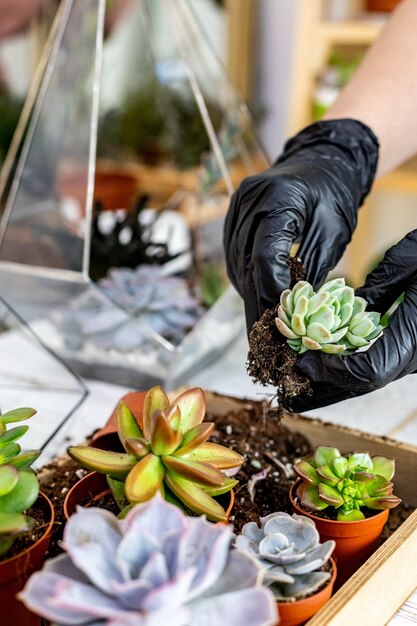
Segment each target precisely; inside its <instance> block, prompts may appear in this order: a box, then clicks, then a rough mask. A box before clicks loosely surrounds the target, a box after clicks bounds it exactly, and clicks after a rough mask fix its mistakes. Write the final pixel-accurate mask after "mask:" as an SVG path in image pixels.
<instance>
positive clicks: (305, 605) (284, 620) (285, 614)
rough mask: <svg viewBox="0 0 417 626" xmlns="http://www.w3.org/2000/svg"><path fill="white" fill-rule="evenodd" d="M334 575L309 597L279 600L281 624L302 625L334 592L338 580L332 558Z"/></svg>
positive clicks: (286, 625) (280, 625) (288, 625)
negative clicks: (288, 600)
mask: <svg viewBox="0 0 417 626" xmlns="http://www.w3.org/2000/svg"><path fill="white" fill-rule="evenodd" d="M330 562H331V564H332V576H331V578H330V580H329V582H328V583H327V585H326V586H325V587H323V589H320V591H319V592H318V593H315V594H314V595H313V596H310V597H309V598H303V599H302V600H296V601H295V602H277V605H278V613H279V626H301V624H305V623H306V622H308V620H309V619H310V618H311V617H313V615H315V614H316V613H318V612H319V611H320V609H321V607H322V606H324V605H325V604H326V602H327V600H330V597H331V595H332V593H333V587H334V581H335V580H336V575H337V568H336V563H335V561H334V560H333V559H332V558H331V559H330Z"/></svg>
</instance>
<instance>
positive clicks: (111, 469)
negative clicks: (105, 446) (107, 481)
mask: <svg viewBox="0 0 417 626" xmlns="http://www.w3.org/2000/svg"><path fill="white" fill-rule="evenodd" d="M67 452H68V454H69V456H70V457H71V458H72V459H74V461H76V462H77V463H78V464H79V465H81V466H82V467H85V468H86V469H90V470H94V471H96V472H100V473H102V474H108V475H109V476H111V477H112V478H116V479H117V478H125V477H126V476H127V475H128V473H129V472H130V470H131V469H132V468H133V467H134V466H135V465H136V463H137V459H136V458H135V457H134V456H132V455H131V454H124V453H122V452H110V451H107V450H99V449H98V448H90V447H89V446H71V447H70V448H68V450H67Z"/></svg>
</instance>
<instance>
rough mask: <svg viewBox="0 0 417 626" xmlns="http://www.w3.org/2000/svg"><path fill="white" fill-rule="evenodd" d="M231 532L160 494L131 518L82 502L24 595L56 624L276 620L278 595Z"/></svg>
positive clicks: (253, 625) (247, 625)
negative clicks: (58, 547) (60, 551)
mask: <svg viewBox="0 0 417 626" xmlns="http://www.w3.org/2000/svg"><path fill="white" fill-rule="evenodd" d="M232 536H233V534H232V530H231V528H230V527H228V526H224V525H219V524H218V525H215V524H211V523H210V522H207V521H206V519H205V518H204V517H198V518H193V517H187V516H186V515H184V513H183V512H182V511H181V510H180V509H178V508H177V507H176V506H173V505H171V504H169V503H167V502H165V501H164V500H163V499H162V498H161V497H160V496H159V495H158V496H156V497H155V498H153V499H152V500H150V501H148V502H146V503H143V504H140V505H137V506H135V507H134V508H133V509H132V511H131V512H130V513H129V515H128V516H127V517H126V519H124V520H118V519H117V518H116V517H115V516H114V515H113V514H112V513H110V512H108V511H105V510H102V509H96V508H90V509H88V508H87V509H80V510H79V511H78V512H77V513H76V514H75V515H73V516H72V517H71V519H70V520H69V522H68V523H67V525H66V528H65V532H64V541H63V547H64V549H65V552H66V554H64V555H62V556H59V557H56V558H55V559H52V560H51V561H49V562H47V563H46V565H45V566H44V569H43V571H41V572H37V573H35V574H33V575H32V577H31V578H30V580H29V582H28V583H27V585H26V587H25V589H24V590H23V592H22V593H21V594H20V599H21V600H22V601H23V602H24V604H25V605H26V606H27V607H28V608H29V609H31V610H32V611H34V612H35V613H37V614H39V615H42V616H43V617H45V618H47V619H49V620H51V621H52V622H53V623H54V624H57V625H59V626H64V625H70V624H71V625H76V624H77V625H79V624H86V625H87V624H88V625H89V626H104V625H106V626H161V624H164V623H167V624H168V623H169V625H170V626H209V625H210V626H213V625H214V624H220V623H225V624H227V625H228V626H273V625H274V624H276V623H277V622H278V617H277V609H276V604H275V602H274V599H273V596H272V594H271V592H270V591H269V590H268V589H266V588H265V587H262V586H259V585H258V579H259V568H258V566H257V565H256V563H255V561H253V560H252V559H251V558H250V557H249V556H248V555H246V554H244V553H242V552H240V551H239V550H237V549H234V548H232V547H231V540H232Z"/></svg>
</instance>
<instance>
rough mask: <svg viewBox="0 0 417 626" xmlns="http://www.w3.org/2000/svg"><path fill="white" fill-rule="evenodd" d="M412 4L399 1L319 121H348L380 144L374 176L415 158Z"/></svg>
mask: <svg viewBox="0 0 417 626" xmlns="http://www.w3.org/2000/svg"><path fill="white" fill-rule="evenodd" d="M416 27H417V0H403V2H402V3H401V4H400V6H399V8H398V9H397V10H396V11H395V13H394V14H393V16H392V18H391V19H390V22H389V24H388V25H387V26H386V28H385V29H384V31H383V33H382V34H381V36H380V37H379V38H378V40H377V41H376V42H375V44H374V45H373V46H372V48H371V49H370V50H369V52H368V54H367V55H366V57H365V59H364V61H363V63H362V64H361V66H360V68H359V69H358V70H357V72H356V73H355V75H354V76H353V78H352V80H351V81H350V82H349V84H348V85H347V86H346V87H345V89H343V91H342V92H341V94H340V96H339V97H338V99H337V100H336V102H335V104H334V105H333V106H332V107H331V108H330V109H329V110H328V112H327V113H326V115H325V118H324V119H327V120H329V119H336V118H345V117H350V118H354V119H357V120H360V121H362V122H364V123H365V124H367V125H368V126H369V127H370V128H371V129H372V130H373V131H374V133H375V134H376V136H377V137H378V140H379V142H380V156H379V164H378V172H377V175H378V176H380V175H382V174H385V173H386V172H388V171H390V170H392V169H394V168H395V167H397V166H398V165H400V164H401V163H402V162H403V161H405V160H406V159H408V158H409V157H411V156H413V155H414V154H416V153H417V38H416Z"/></svg>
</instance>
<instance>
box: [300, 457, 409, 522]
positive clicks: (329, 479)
mask: <svg viewBox="0 0 417 626" xmlns="http://www.w3.org/2000/svg"><path fill="white" fill-rule="evenodd" d="M294 469H295V471H296V473H297V475H298V477H299V478H300V480H301V485H300V487H299V489H298V490H297V494H298V496H299V498H300V504H301V506H302V507H304V508H305V509H307V510H310V511H318V512H320V511H324V510H326V509H328V508H330V509H334V510H335V511H336V512H337V520H338V521H342V522H350V521H357V520H362V519H365V513H364V509H372V510H377V511H378V510H384V509H392V508H394V507H396V506H397V505H398V504H400V502H401V500H400V499H399V498H397V496H395V495H394V494H393V489H394V484H393V482H392V478H393V477H394V473H395V461H394V459H392V458H388V457H384V456H373V457H371V456H370V455H369V454H368V453H367V452H355V453H354V454H349V455H346V456H343V455H342V454H341V453H340V451H339V450H338V449H337V448H331V447H327V446H318V447H317V448H316V450H315V452H314V454H311V455H308V456H306V457H304V458H302V459H301V460H300V461H299V462H298V463H296V464H295V465H294Z"/></svg>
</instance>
